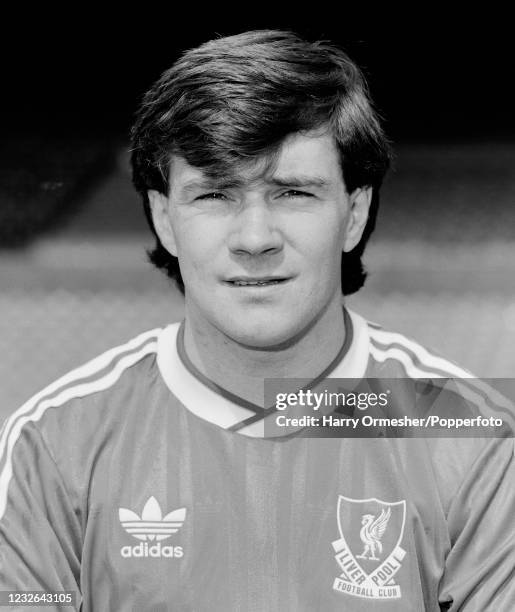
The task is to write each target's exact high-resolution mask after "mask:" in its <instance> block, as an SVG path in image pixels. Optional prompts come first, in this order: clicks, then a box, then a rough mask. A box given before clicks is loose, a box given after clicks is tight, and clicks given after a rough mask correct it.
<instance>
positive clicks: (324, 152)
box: [170, 132, 343, 191]
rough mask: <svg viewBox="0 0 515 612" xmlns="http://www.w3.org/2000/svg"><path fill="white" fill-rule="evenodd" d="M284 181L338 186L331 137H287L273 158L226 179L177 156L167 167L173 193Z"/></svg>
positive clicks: (250, 164)
mask: <svg viewBox="0 0 515 612" xmlns="http://www.w3.org/2000/svg"><path fill="white" fill-rule="evenodd" d="M286 177H292V178H293V177H302V178H303V180H308V179H309V178H310V177H313V179H314V182H316V181H318V182H321V181H322V180H323V181H324V182H325V183H328V184H329V183H331V184H338V183H342V182H343V176H342V171H341V165H340V154H339V151H338V149H337V147H336V144H335V142H334V138H333V137H332V135H331V134H329V133H327V132H326V133H323V134H320V133H316V132H312V133H306V134H293V135H291V136H288V137H287V138H286V139H285V140H284V141H283V143H282V144H281V146H280V147H279V149H278V151H277V153H276V154H274V155H272V156H264V157H260V158H256V159H254V160H251V161H249V162H248V163H244V164H242V165H240V166H238V167H237V168H236V169H235V170H233V171H232V173H231V176H230V177H229V176H219V177H218V176H217V177H213V176H212V175H208V173H206V172H204V171H203V170H202V169H201V168H198V167H196V166H192V165H190V164H189V163H188V162H187V161H186V160H185V159H184V158H183V157H179V156H177V155H173V156H172V159H171V164H170V186H171V188H172V190H173V191H176V190H182V189H189V188H192V189H194V188H195V187H196V186H199V187H200V186H202V184H206V185H208V184H209V185H213V184H216V183H217V182H225V181H227V182H228V183H232V184H234V183H237V184H248V183H252V182H259V181H265V182H266V181H267V180H273V179H282V178H286Z"/></svg>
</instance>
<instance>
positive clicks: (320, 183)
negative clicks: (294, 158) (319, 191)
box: [268, 174, 329, 187]
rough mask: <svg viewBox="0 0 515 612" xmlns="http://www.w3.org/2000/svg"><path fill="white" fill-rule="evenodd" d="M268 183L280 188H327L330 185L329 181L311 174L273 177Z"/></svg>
mask: <svg viewBox="0 0 515 612" xmlns="http://www.w3.org/2000/svg"><path fill="white" fill-rule="evenodd" d="M268 182H269V183H272V184H273V185H278V186H279V187H327V186H328V185H329V180H328V179H326V178H323V177H321V176H314V175H311V174H295V175H291V176H273V177H272V178H271V179H270V180H269V181H268Z"/></svg>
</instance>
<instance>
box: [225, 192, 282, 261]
mask: <svg viewBox="0 0 515 612" xmlns="http://www.w3.org/2000/svg"><path fill="white" fill-rule="evenodd" d="M228 244H229V249H230V250H231V252H232V253H235V254H239V255H261V254H273V253H276V252H279V251H281V249H282V247H283V238H282V234H281V232H280V231H279V229H278V228H277V226H276V224H275V221H274V213H273V211H271V210H270V208H269V206H268V205H267V203H266V201H264V200H263V199H261V198H260V199H259V200H255V201H253V202H246V203H244V205H243V206H242V208H241V210H240V211H239V212H238V213H237V215H236V216H235V218H234V223H233V227H232V231H231V233H230V235H229V240H228Z"/></svg>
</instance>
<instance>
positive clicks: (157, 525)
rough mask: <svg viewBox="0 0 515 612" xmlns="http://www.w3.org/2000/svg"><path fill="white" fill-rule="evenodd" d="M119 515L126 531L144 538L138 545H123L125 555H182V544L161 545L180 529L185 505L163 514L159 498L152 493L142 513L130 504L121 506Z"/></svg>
mask: <svg viewBox="0 0 515 612" xmlns="http://www.w3.org/2000/svg"><path fill="white" fill-rule="evenodd" d="M118 517H119V519H120V523H121V524H122V527H123V528H124V529H125V531H126V532H127V533H129V534H130V535H131V536H133V537H134V538H136V539H138V540H142V542H141V543H140V544H137V545H136V546H123V547H122V549H121V550H120V553H121V555H122V557H176V558H180V557H182V556H183V554H184V553H183V549H182V546H162V545H161V541H162V540H166V538H169V537H170V536H171V535H172V534H174V533H177V531H179V529H180V528H181V527H182V524H183V523H184V521H185V519H186V508H179V509H178V510H174V511H173V512H169V513H168V514H167V515H166V516H163V513H162V511H161V506H160V505H159V502H158V501H157V499H156V498H155V497H153V496H152V497H149V498H148V500H147V501H146V503H145V506H144V507H143V511H142V513H141V517H140V516H138V514H136V512H134V511H132V510H129V509H128V508H119V509H118ZM149 542H151V543H152V542H156V543H155V544H149Z"/></svg>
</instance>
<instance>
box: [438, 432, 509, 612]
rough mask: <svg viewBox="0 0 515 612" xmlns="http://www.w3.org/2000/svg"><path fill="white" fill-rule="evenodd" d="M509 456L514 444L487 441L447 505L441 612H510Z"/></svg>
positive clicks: (505, 441) (504, 440) (506, 441)
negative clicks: (447, 545) (447, 541)
mask: <svg viewBox="0 0 515 612" xmlns="http://www.w3.org/2000/svg"><path fill="white" fill-rule="evenodd" d="M514 452H515V448H514V440H513V439H503V440H501V439H494V440H489V441H488V443H487V444H486V445H485V447H484V448H483V450H482V451H481V452H480V454H479V456H478V457H477V458H476V459H475V461H474V462H473V465H472V466H471V467H470V469H469V470H468V472H467V476H466V477H465V479H464V481H463V482H462V484H461V486H460V487H459V489H458V491H457V492H456V495H455V497H454V499H453V501H452V503H451V505H450V508H449V513H448V516H447V518H448V526H449V534H450V538H451V550H450V552H449V554H448V556H447V559H446V564H445V572H444V575H443V578H442V581H441V585H440V587H441V588H440V603H441V605H442V609H443V610H450V611H452V612H454V611H458V610H460V612H489V611H492V612H494V611H495V612H512V611H513V610H515V457H514Z"/></svg>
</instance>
